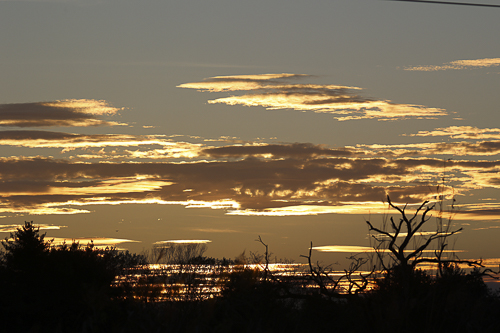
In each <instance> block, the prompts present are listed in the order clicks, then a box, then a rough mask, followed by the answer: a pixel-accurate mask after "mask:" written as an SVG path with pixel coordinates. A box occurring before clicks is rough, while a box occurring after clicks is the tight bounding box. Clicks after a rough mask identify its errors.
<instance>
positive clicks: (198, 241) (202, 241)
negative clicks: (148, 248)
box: [153, 239, 212, 245]
mask: <svg viewBox="0 0 500 333" xmlns="http://www.w3.org/2000/svg"><path fill="white" fill-rule="evenodd" d="M211 242H212V241H211V240H208V239H176V240H166V241H159V242H154V243H153V244H159V245H160V244H206V243H211Z"/></svg>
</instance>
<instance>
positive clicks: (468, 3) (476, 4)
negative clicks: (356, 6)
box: [389, 0, 500, 8]
mask: <svg viewBox="0 0 500 333" xmlns="http://www.w3.org/2000/svg"><path fill="white" fill-rule="evenodd" d="M389 1H407V2H421V3H437V4H441V5H462V6H479V7H497V8H500V5H491V4H482V3H470V2H449V1H427V0H389Z"/></svg>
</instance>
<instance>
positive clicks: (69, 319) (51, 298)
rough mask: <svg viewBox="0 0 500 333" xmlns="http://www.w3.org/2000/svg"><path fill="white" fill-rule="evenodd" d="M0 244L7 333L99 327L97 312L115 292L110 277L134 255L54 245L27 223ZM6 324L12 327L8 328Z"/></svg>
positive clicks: (0, 295)
mask: <svg viewBox="0 0 500 333" xmlns="http://www.w3.org/2000/svg"><path fill="white" fill-rule="evenodd" d="M10 236H11V237H10V238H6V239H5V240H4V241H2V245H3V247H4V249H5V252H4V253H3V258H2V264H1V265H0V315H1V316H2V317H3V318H2V319H4V320H3V322H6V323H7V324H6V325H7V327H8V328H9V330H8V331H9V332H27V331H30V330H36V331H48V328H49V327H57V326H59V327H60V330H61V331H67V332H71V331H75V330H76V331H80V328H81V327H82V325H84V324H85V323H86V322H88V321H89V320H90V321H91V322H93V325H101V324H102V325H104V323H103V322H102V321H103V320H104V319H102V318H101V317H102V316H101V314H103V313H105V312H106V309H109V307H112V306H114V305H113V299H114V298H116V297H118V295H117V293H118V292H119V291H120V290H119V289H117V288H113V287H112V283H113V281H114V279H115V276H116V275H117V274H119V273H120V271H121V270H122V269H123V268H124V267H127V266H133V265H136V264H140V263H144V260H143V258H142V257H140V256H136V255H131V254H129V253H128V252H119V251H117V250H115V249H114V248H106V249H98V248H96V247H95V246H94V244H93V243H92V242H91V243H89V244H88V245H87V246H80V244H78V243H75V242H73V243H72V244H71V245H67V244H63V245H62V246H54V245H53V244H52V240H49V241H47V240H46V239H45V234H40V232H39V228H38V227H35V225H34V224H33V223H32V222H25V224H24V226H22V227H20V228H18V229H17V230H16V231H15V232H13V233H12V234H11V235H10ZM9 325H12V326H9Z"/></svg>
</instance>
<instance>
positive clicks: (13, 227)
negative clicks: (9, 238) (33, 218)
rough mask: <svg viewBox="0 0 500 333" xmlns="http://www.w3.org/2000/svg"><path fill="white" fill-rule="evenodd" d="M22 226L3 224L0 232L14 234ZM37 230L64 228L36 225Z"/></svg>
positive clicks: (0, 226)
mask: <svg viewBox="0 0 500 333" xmlns="http://www.w3.org/2000/svg"><path fill="white" fill-rule="evenodd" d="M22 227H23V225H21V224H3V225H0V232H16V231H17V229H19V228H22ZM36 227H37V228H40V230H59V229H61V228H66V226H64V225H63V226H60V225H47V224H37V225H36Z"/></svg>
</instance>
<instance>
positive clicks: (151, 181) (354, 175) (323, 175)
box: [0, 144, 500, 216]
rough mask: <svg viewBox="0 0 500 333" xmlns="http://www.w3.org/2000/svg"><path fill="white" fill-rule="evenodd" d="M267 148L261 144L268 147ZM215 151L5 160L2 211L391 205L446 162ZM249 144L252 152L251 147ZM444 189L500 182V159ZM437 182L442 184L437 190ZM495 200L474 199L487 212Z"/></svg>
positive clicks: (317, 150)
mask: <svg viewBox="0 0 500 333" xmlns="http://www.w3.org/2000/svg"><path fill="white" fill-rule="evenodd" d="M262 147H263V148H264V150H259V149H260V148H262ZM257 148H259V149H257V150H255V146H236V147H235V149H234V150H233V149H229V150H228V151H225V150H223V149H222V150H221V151H218V150H217V149H207V151H208V152H205V154H208V153H209V152H210V153H214V152H215V153H214V155H213V156H212V157H217V158H219V159H216V160H211V161H210V160H203V159H202V160H196V161H192V162H190V163H174V162H149V161H147V162H119V163H115V162H109V161H107V162H96V163H90V162H86V163H83V162H80V161H77V162H73V161H69V160H67V159H53V158H41V157H32V158H27V157H25V158H19V157H10V158H0V179H1V180H0V212H2V213H31V214H54V213H60V214H74V213H84V212H88V211H87V210H84V209H81V208H78V207H84V206H88V205H103V204H104V205H119V204H134V203H150V204H176V205H184V206H185V207H188V208H196V207H206V208H213V209H225V210H226V211H227V213H228V214H232V215H267V216H284V215H316V214H325V213H342V214H354V213H356V214H357V213H366V212H367V211H370V212H374V213H375V212H377V213H383V212H384V211H386V209H387V205H384V204H383V203H382V201H383V200H384V198H385V197H386V195H387V194H390V195H391V198H392V200H393V201H394V202H400V203H406V202H408V203H410V204H418V203H420V202H421V201H422V200H425V199H431V200H432V197H433V196H434V195H436V193H435V192H436V190H435V186H436V184H438V183H439V182H440V177H441V174H442V172H443V161H442V160H441V159H436V158H382V157H366V156H356V154H353V153H352V152H350V151H348V155H351V157H347V156H341V155H342V154H339V152H343V151H342V150H338V149H331V150H329V149H328V148H327V147H324V146H314V145H302V144H290V145H283V147H280V146H279V145H275V144H273V145H268V146H265V145H264V146H257ZM245 149H248V151H245ZM446 169H447V174H449V176H448V178H449V181H450V184H449V187H444V188H442V190H443V191H445V192H443V193H447V192H448V193H450V194H451V193H452V189H451V186H453V187H454V189H453V193H455V194H457V195H460V194H463V193H466V192H467V191H470V190H472V189H474V188H485V187H490V188H500V181H499V179H498V172H499V171H500V161H467V160H466V161H449V162H447V164H446ZM433 189H434V190H433ZM487 204H488V203H482V204H481V205H480V206H478V207H475V208H474V209H475V212H476V213H477V214H482V215H483V216H487V214H486V211H485V212H483V213H481V209H484V208H485V207H487Z"/></svg>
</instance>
